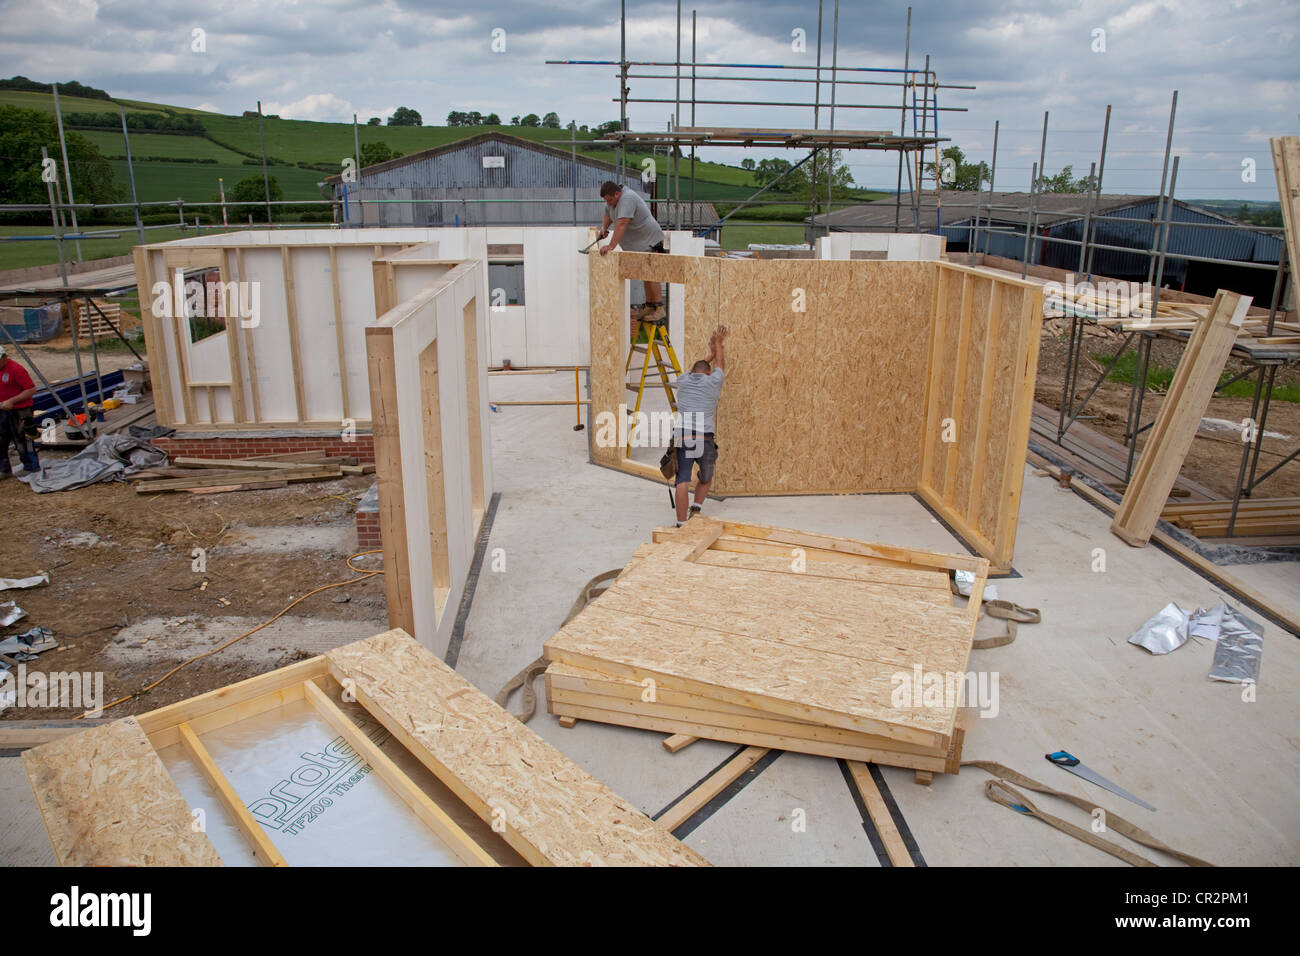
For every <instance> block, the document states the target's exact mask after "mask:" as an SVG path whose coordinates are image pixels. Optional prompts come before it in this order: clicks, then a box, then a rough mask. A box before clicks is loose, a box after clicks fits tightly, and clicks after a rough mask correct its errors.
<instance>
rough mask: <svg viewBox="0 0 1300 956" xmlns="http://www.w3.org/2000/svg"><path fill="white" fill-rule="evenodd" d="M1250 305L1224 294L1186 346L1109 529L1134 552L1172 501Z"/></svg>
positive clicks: (1244, 298)
mask: <svg viewBox="0 0 1300 956" xmlns="http://www.w3.org/2000/svg"><path fill="white" fill-rule="evenodd" d="M1250 301H1251V300H1250V297H1249V296H1243V295H1238V294H1237V293H1235V292H1228V291H1226V290H1223V289H1220V290H1219V293H1218V295H1216V296H1215V298H1214V307H1213V308H1212V310H1211V313H1210V315H1209V316H1207V317H1206V318H1205V319H1203V320H1201V321H1200V322H1198V323H1197V325H1196V331H1194V332H1193V333H1192V337H1191V338H1190V339H1189V340H1188V342H1187V346H1186V348H1185V350H1184V351H1183V356H1182V359H1181V360H1180V361H1179V363H1178V369H1177V371H1176V372H1174V379H1173V382H1171V383H1170V385H1169V391H1168V392H1167V393H1166V395H1165V397H1164V401H1163V402H1162V403H1161V405H1160V411H1159V413H1158V414H1157V415H1156V421H1155V426H1154V427H1153V428H1152V430H1151V436H1150V437H1149V438H1148V439H1147V442H1146V445H1145V446H1144V447H1143V449H1142V456H1141V457H1140V458H1139V459H1138V463H1137V467H1136V468H1135V469H1134V472H1133V477H1132V478H1131V479H1130V480H1129V484H1128V488H1127V489H1126V490H1125V492H1124V500H1123V501H1121V502H1120V506H1119V510H1118V511H1117V512H1116V513H1115V520H1114V521H1113V522H1112V523H1111V526H1110V530H1111V531H1113V532H1114V533H1115V535H1116V536H1118V537H1119V538H1120V539H1121V540H1122V541H1124V542H1125V543H1127V544H1130V545H1132V546H1133V547H1135V548H1141V547H1145V546H1146V544H1147V542H1148V541H1149V540H1150V538H1151V533H1152V532H1153V531H1154V530H1155V526H1156V522H1157V521H1158V520H1159V518H1160V512H1161V510H1162V509H1163V508H1164V506H1165V502H1166V501H1168V500H1169V492H1170V491H1172V490H1173V487H1174V482H1175V481H1176V480H1177V479H1178V472H1179V471H1180V470H1181V469H1182V467H1183V460H1184V459H1186V457H1187V453H1188V451H1190V450H1191V447H1192V439H1193V438H1195V437H1196V430H1197V428H1198V427H1199V426H1200V423H1201V416H1202V415H1204V414H1205V408H1206V406H1207V405H1208V404H1209V401H1210V398H1211V397H1212V396H1213V394H1214V388H1215V385H1217V384H1218V381H1219V375H1220V374H1221V373H1222V372H1223V365H1224V363H1225V362H1226V361H1227V359H1228V353H1229V352H1231V351H1232V346H1233V343H1234V342H1235V341H1236V340H1237V333H1238V331H1239V330H1240V329H1241V323H1242V322H1243V321H1244V320H1245V318H1246V310H1247V309H1248V308H1250Z"/></svg>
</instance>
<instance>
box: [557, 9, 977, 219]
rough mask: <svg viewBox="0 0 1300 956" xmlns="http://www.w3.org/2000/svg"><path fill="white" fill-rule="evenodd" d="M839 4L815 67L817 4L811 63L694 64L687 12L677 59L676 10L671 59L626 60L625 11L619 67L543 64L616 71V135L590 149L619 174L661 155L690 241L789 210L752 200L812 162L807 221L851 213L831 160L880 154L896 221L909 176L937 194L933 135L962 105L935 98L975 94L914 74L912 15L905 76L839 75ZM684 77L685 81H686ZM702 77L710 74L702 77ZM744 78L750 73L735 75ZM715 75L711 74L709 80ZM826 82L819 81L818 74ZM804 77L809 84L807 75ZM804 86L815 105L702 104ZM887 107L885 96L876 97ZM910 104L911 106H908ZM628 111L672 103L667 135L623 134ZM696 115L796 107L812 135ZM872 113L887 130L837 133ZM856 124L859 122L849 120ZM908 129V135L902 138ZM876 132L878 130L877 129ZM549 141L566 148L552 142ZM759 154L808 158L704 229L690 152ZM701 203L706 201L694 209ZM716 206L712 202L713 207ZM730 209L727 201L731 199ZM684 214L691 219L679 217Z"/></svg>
mask: <svg viewBox="0 0 1300 956" xmlns="http://www.w3.org/2000/svg"><path fill="white" fill-rule="evenodd" d="M839 7H840V5H839V0H834V12H833V21H832V27H831V38H830V42H831V63H830V65H829V66H823V65H822V51H823V38H822V33H823V20H824V13H825V9H824V8H825V3H824V0H818V3H817V40H816V63H815V64H814V65H806V64H783V63H715V62H709V61H707V60H705V61H701V60H700V59H699V53H698V33H697V20H696V13H697V11H694V10H692V11H691V35H690V41H691V52H690V59H689V60H683V59H682V52H681V51H682V41H683V31H682V5H681V0H678V2H677V37H676V41H677V50H676V57H675V59H672V60H629V59H628V54H627V3H626V0H623V2H622V3H621V5H620V13H619V58H618V59H617V60H575V59H562V60H547V61H546V62H547V64H550V65H558V66H604V67H609V66H613V67H616V68H617V69H618V73H617V80H618V96H617V97H615V98H614V100H613V102H617V103H618V104H619V121H618V122H619V128H618V129H617V130H614V131H612V132H610V133H608V134H607V135H606V137H605V138H604V139H600V140H595V141H594V142H593V143H592V145H609V146H612V147H614V149H615V155H616V157H617V158H616V160H615V165H616V166H618V167H620V168H622V167H624V166H625V165H626V156H627V150H628V147H629V146H648V147H650V148H651V149H652V150H653V149H656V148H658V147H666V148H667V149H668V156H669V170H668V189H667V197H666V198H667V200H668V202H669V211H670V216H669V220H670V221H669V225H670V228H676V229H689V230H690V231H692V232H693V233H695V234H697V235H707V234H709V233H713V232H719V233H720V230H721V228H722V226H723V225H724V224H725V223H726V221H727V220H728V219H730V218H731V217H732V216H734V215H735V214H736V213H737V212H739V211H740V210H741V209H744V208H746V207H749V206H763V205H783V206H788V205H790V204H791V203H792V200H791V199H781V200H759V198H758V197H759V196H760V195H762V194H763V193H765V192H767V191H768V190H769V189H771V188H773V187H774V186H775V185H776V184H777V183H778V182H780V181H781V180H782V179H784V178H785V177H786V176H789V175H790V174H791V173H793V172H795V171H796V170H798V169H800V168H802V167H803V166H804V165H805V164H808V163H810V164H811V165H809V167H808V169H809V179H810V183H811V187H812V188H811V190H810V194H809V197H808V204H809V214H810V215H812V216H816V214H817V212H818V210H819V209H820V208H825V209H827V210H829V209H831V208H833V207H834V206H836V205H840V206H845V205H854V204H856V203H857V202H858V200H841V201H839V202H836V200H835V198H834V162H835V154H836V153H837V152H838V151H840V150H882V151H897V152H898V184H899V189H898V190H896V194H895V195H896V207H897V209H896V215H895V219H896V221H901V212H902V207H901V195H902V190H901V186H902V181H903V173H904V170H905V169H906V172H907V181H908V185H909V191H910V193H911V195H912V196H914V197H915V196H917V195H918V193H919V190H920V188H921V186H922V184H923V182H924V181H925V180H926V179H927V178H929V179H931V180H932V181H933V182H934V184H935V186H936V189H941V188H942V187H941V186H940V182H939V167H940V157H939V144H940V143H944V142H949V139H948V138H947V137H942V136H940V135H939V122H938V114H939V113H941V112H966V107H962V106H940V105H939V99H938V96H939V93H938V91H939V90H941V89H942V90H974V89H975V87H974V86H973V85H968V84H953V83H940V82H939V80H938V76H937V74H936V72H935V70H934V69H933V68H932V67H931V65H930V58H929V57H928V56H927V57H926V58H925V65H924V67H922V68H916V67H912V66H911V65H910V58H911V45H912V43H911V41H912V11H911V8H910V7H909V8H908V12H907V26H906V30H905V33H904V49H903V66H902V67H870V66H841V65H840V64H839V19H840V16H839V14H840V11H839ZM668 68H671V69H672V70H673V72H671V73H656V72H634V70H638V69H648V70H655V69H668ZM684 70H689V71H690V72H689V75H685V74H684V73H683V71H684ZM701 70H707V71H711V72H709V73H704V74H702V73H701V72H700V71H701ZM735 70H742V71H748V72H747V73H741V74H737V73H733V72H730V71H735ZM712 71H718V72H716V73H714V72H712ZM827 73H828V74H829V76H826V77H825V78H824V74H827ZM809 74H811V75H809ZM634 79H635V80H663V81H666V80H673V81H674V83H675V86H674V95H673V96H672V97H671V98H670V97H655V96H632V95H631V93H632V88H631V86H630V85H629V83H630V81H631V80H634ZM683 80H687V81H688V82H689V87H688V91H687V95H686V96H685V97H683V95H682V81H683ZM741 82H743V83H805V84H812V86H813V98H812V101H811V102H808V101H807V100H777V99H726V98H705V97H702V96H701V95H700V92H699V90H698V87H699V85H701V84H705V83H741ZM823 86H825V87H827V88H828V89H827V91H826V95H827V97H828V99H826V100H823ZM843 87H849V88H856V87H883V88H894V89H896V90H898V91H899V94H900V99H899V102H898V104H897V105H895V104H893V103H861V102H843V101H841V100H840V99H839V93H840V90H841V88H843ZM882 98H884V97H882ZM909 98H910V99H909ZM633 103H660V104H670V103H671V104H672V105H673V113H672V118H671V119H670V120H669V122H668V124H667V129H665V130H662V131H635V130H632V129H630V128H629V125H628V106H629V104H633ZM699 106H728V107H766V108H770V107H793V108H798V109H807V110H811V111H812V126H811V127H809V128H800V129H788V128H771V127H758V126H752V127H750V126H728V127H716V126H697V125H696V109H697V107H699ZM687 108H689V111H690V122H689V123H687V124H684V123H683V122H682V117H683V110H685V109H687ZM823 109H825V110H826V114H827V117H826V118H827V125H826V126H825V127H823V126H822V115H821V114H822V110H823ZM837 110H840V111H843V110H855V111H874V112H868V113H866V114H865V115H869V116H872V117H873V121H874V120H875V118H877V117H881V116H882V115H887V116H888V118H889V126H888V128H882V129H837V128H836V111H837ZM895 113H896V114H897V117H898V118H897V125H898V131H897V132H894V129H893V126H894V120H893V116H894V114H895ZM855 115H861V114H855ZM909 120H910V126H911V130H910V132H909V129H908V127H909ZM881 125H884V123H883V120H882V121H881ZM556 142H557V143H558V142H567V141H564V140H556ZM706 146H708V147H739V148H751V147H766V148H769V149H771V148H786V149H801V150H802V149H807V150H809V153H808V155H807V156H805V157H804V158H803V159H801V160H800V161H799V162H797V163H794V164H793V165H791V166H790V167H789V168H788V169H786V170H784V171H783V172H781V173H780V175H778V176H777V177H775V178H774V179H772V180H771V181H769V182H768V183H766V184H765V185H763V187H762V188H760V189H758V190H757V191H756V192H755V193H753V194H752V195H750V196H749V197H748V198H746V199H744V200H741V201H740V202H739V203H738V205H737V206H736V208H735V209H733V210H732V211H731V212H729V213H728V214H727V215H726V216H724V217H723V218H722V219H721V220H720V221H719V222H717V223H710V224H704V223H700V222H698V221H697V220H696V217H695V213H696V210H697V208H698V207H697V205H696V203H697V199H696V195H695V183H696V177H695V163H696V158H697V151H698V149H699V148H701V147H706ZM684 148H689V149H690V159H689V164H688V170H689V172H688V175H687V178H688V181H689V183H690V186H689V193H688V196H687V197H686V203H685V205H684V204H683V198H682V194H681V180H682V166H683V149H684ZM931 149H933V151H934V160H933V163H930V164H927V162H926V160H925V156H926V153H927V151H928V150H931ZM822 180H824V181H825V200H824V202H823V200H822V199H821V181H822ZM699 201H706V200H699ZM714 201H716V200H714ZM728 202H730V201H729V200H728ZM685 210H690V216H688V217H687V216H683V213H684V211H685ZM911 212H912V220H913V228H914V230H915V231H920V212H921V210H920V207H919V206H918V205H916V204H915V202H914V203H913V204H912V210H911Z"/></svg>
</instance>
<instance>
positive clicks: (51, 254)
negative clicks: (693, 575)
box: [0, 224, 309, 269]
mask: <svg viewBox="0 0 1300 956" xmlns="http://www.w3.org/2000/svg"><path fill="white" fill-rule="evenodd" d="M304 228H309V226H308V225H307V224H304ZM110 230H111V231H113V232H116V233H117V238H116V239H83V240H82V241H81V255H82V259H83V260H85V261H87V262H88V261H90V260H91V259H107V258H110V257H112V256H125V255H127V254H128V253H130V251H131V249H132V248H133V247H134V246H136V245H137V244H138V243H139V238H138V237H137V235H136V231H135V227H133V226H93V227H91V228H90V229H87V230H86V231H87V232H105V231H110ZM210 231H211V230H208V229H204V230H203V232H204V233H205V234H206V233H208V232H210ZM230 231H234V230H230ZM49 234H50V227H49V226H0V236H37V235H40V236H48V235H49ZM193 236H194V229H193V228H189V229H186V230H185V233H184V235H182V234H181V230H180V227H179V226H166V227H163V228H151V229H147V230H146V231H145V241H146V242H166V241H167V240H169V239H183V238H193ZM63 251H64V255H65V256H66V257H67V258H69V259H71V258H72V257H73V256H74V255H75V252H74V251H73V244H72V241H71V240H68V241H67V242H65V243H64V247H63ZM58 261H59V258H58V249H57V248H56V246H55V244H54V242H53V241H46V242H0V269H25V268H27V267H29V266H44V265H49V264H51V263H54V262H58Z"/></svg>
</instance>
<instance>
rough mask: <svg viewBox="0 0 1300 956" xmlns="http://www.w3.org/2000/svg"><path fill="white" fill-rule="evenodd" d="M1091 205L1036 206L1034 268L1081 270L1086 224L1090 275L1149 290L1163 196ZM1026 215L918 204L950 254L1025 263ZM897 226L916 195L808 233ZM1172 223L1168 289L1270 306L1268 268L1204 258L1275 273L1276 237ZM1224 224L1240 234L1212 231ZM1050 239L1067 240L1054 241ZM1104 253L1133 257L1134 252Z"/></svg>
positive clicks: (989, 198)
mask: <svg viewBox="0 0 1300 956" xmlns="http://www.w3.org/2000/svg"><path fill="white" fill-rule="evenodd" d="M1088 200H1089V197H1088V195H1087V194H1086V193H1054V194H1047V195H1038V196H1034V197H1033V222H1034V232H1035V239H1034V243H1033V247H1032V248H1031V250H1030V261H1031V262H1032V263H1033V264H1035V265H1041V266H1051V267H1054V268H1058V269H1071V270H1073V269H1077V268H1078V266H1079V247H1078V242H1079V241H1080V237H1081V236H1082V234H1083V229H1084V221H1085V219H1089V220H1090V221H1091V224H1092V228H1091V233H1092V236H1091V244H1093V245H1095V246H1097V247H1098V248H1097V249H1096V252H1095V253H1094V255H1093V258H1092V271H1093V272H1095V273H1097V274H1099V275H1105V276H1110V277H1111V278H1115V279H1122V280H1125V281H1139V282H1140V281H1144V280H1145V279H1146V278H1147V263H1148V259H1149V256H1148V250H1150V249H1151V248H1152V246H1153V245H1155V246H1157V247H1158V239H1159V237H1158V236H1156V235H1155V226H1154V224H1153V223H1154V220H1155V219H1156V217H1157V216H1158V214H1159V210H1160V197H1159V196H1130V195H1119V194H1112V195H1106V194H1103V195H1101V196H1100V197H1096V198H1095V199H1094V201H1093V203H1092V207H1091V212H1089V208H1088V206H1089V201H1088ZM1029 210H1030V195H1029V193H1023V192H1005V193H1002V192H995V193H987V192H986V193H981V194H978V195H977V194H976V193H972V192H945V193H943V194H942V195H941V196H940V199H939V202H938V204H937V205H936V202H935V196H934V193H933V192H927V193H925V194H923V195H922V197H921V213H920V229H921V230H922V231H924V232H930V233H936V234H938V235H942V236H943V237H944V238H946V239H947V240H948V245H947V248H948V251H950V252H968V251H979V252H984V253H987V254H989V255H994V256H1001V257H1003V258H1006V259H1015V260H1016V261H1023V260H1024V258H1025V221H1026V219H1027V218H1028V216H1029ZM896 211H897V216H896ZM977 217H978V219H979V225H978V233H977V231H976V229H977V227H976V218H977ZM1098 217H1101V218H1098ZM896 218H897V221H898V223H899V226H898V228H901V229H904V230H907V231H911V230H912V228H913V226H914V220H913V215H912V207H911V196H910V194H904V195H903V196H902V201H901V208H900V205H896V203H895V200H894V198H893V197H889V198H887V199H879V200H876V201H875V202H870V203H863V204H862V205H859V206H850V207H847V208H844V209H837V210H835V211H833V212H831V213H828V214H825V215H821V216H816V217H812V218H811V219H810V220H809V221H808V232H809V235H810V236H821V235H825V234H827V233H829V232H894V231H895V220H896ZM1171 218H1172V219H1173V221H1174V223H1175V225H1173V226H1172V227H1171V228H1170V230H1169V239H1168V251H1167V254H1166V258H1165V264H1164V274H1163V276H1164V277H1163V280H1162V282H1161V284H1162V285H1163V286H1166V287H1169V288H1174V289H1178V290H1180V291H1184V292H1194V293H1197V294H1198V295H1213V294H1214V292H1215V290H1216V289H1219V288H1224V287H1231V288H1234V289H1241V290H1242V291H1243V292H1247V293H1249V294H1251V295H1253V296H1254V298H1255V300H1256V301H1261V300H1262V301H1263V302H1265V303H1267V302H1268V300H1269V297H1270V295H1271V293H1272V289H1273V276H1274V272H1273V270H1272V269H1260V268H1252V267H1251V266H1244V265H1243V266H1232V265H1228V264H1225V263H1222V262H1203V261H1200V259H1217V260H1223V259H1231V260H1235V261H1238V262H1242V263H1257V264H1273V265H1276V263H1277V261H1278V258H1279V256H1281V255H1282V251H1283V248H1284V247H1283V244H1282V240H1281V238H1280V237H1278V236H1275V235H1270V234H1268V233H1265V232H1256V231H1253V230H1247V229H1242V228H1239V226H1240V224H1239V223H1233V222H1232V220H1230V219H1227V218H1225V217H1223V216H1220V215H1218V214H1217V213H1214V212H1211V211H1210V210H1208V209H1203V208H1201V207H1199V206H1195V205H1192V204H1190V203H1185V202H1181V201H1180V200H1177V199H1175V200H1174V205H1173V215H1172V217H1171ZM1181 223H1186V224H1187V225H1180V224H1181ZM1227 224H1231V225H1234V226H1237V227H1238V228H1233V229H1220V228H1213V227H1215V226H1222V225H1227ZM1206 226H1209V227H1210V228H1205V227H1206ZM976 235H978V242H977V243H976V244H977V245H978V250H975V249H973V248H971V242H972V237H974V236H976ZM1053 239H1059V240H1064V241H1063V242H1053V241H1051V240H1053ZM1105 246H1114V247H1121V246H1122V247H1127V248H1132V249H1134V250H1135V251H1134V252H1132V253H1129V252H1123V251H1120V250H1119V249H1115V248H1112V249H1107V248H1103V247H1105Z"/></svg>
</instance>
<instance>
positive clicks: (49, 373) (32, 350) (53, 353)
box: [10, 335, 143, 388]
mask: <svg viewBox="0 0 1300 956" xmlns="http://www.w3.org/2000/svg"><path fill="white" fill-rule="evenodd" d="M23 351H25V352H26V353H27V354H28V355H29V356H31V359H32V361H33V362H35V363H36V365H37V367H38V368H39V369H40V370H41V374H42V375H44V376H45V378H46V379H47V380H48V381H50V382H58V381H61V380H62V379H65V378H74V377H75V376H76V374H77V356H76V353H74V352H73V351H72V336H70V335H63V336H60V337H59V338H56V339H51V340H50V341H48V342H42V343H41V344H40V345H24V346H23ZM141 351H142V354H143V350H141ZM10 358H12V359H13V360H14V361H16V362H18V363H20V364H21V365H23V366H25V367H27V371H28V372H31V371H32V370H31V368H30V367H29V366H28V363H27V362H24V361H23V357H22V356H21V355H19V354H18V353H17V351H14V352H13V354H12V355H11V356H10ZM92 359H93V357H92V355H91V352H90V348H89V346H88V345H87V343H86V340H84V339H83V340H82V342H81V369H82V371H83V372H85V373H90V372H93V371H94V370H95V363H94V361H93V360H92ZM137 362H139V359H137V358H136V357H135V356H134V355H132V354H131V352H129V351H128V350H127V349H125V348H123V349H121V350H120V351H111V350H108V349H105V350H103V351H101V352H100V353H99V370H100V372H102V373H108V372H115V371H117V370H118V369H120V368H126V367H127V366H128V365H135V364H136V363H137ZM32 381H34V382H35V383H36V385H37V387H38V388H39V387H40V384H41V383H40V380H39V379H38V378H37V377H36V375H35V373H32Z"/></svg>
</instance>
